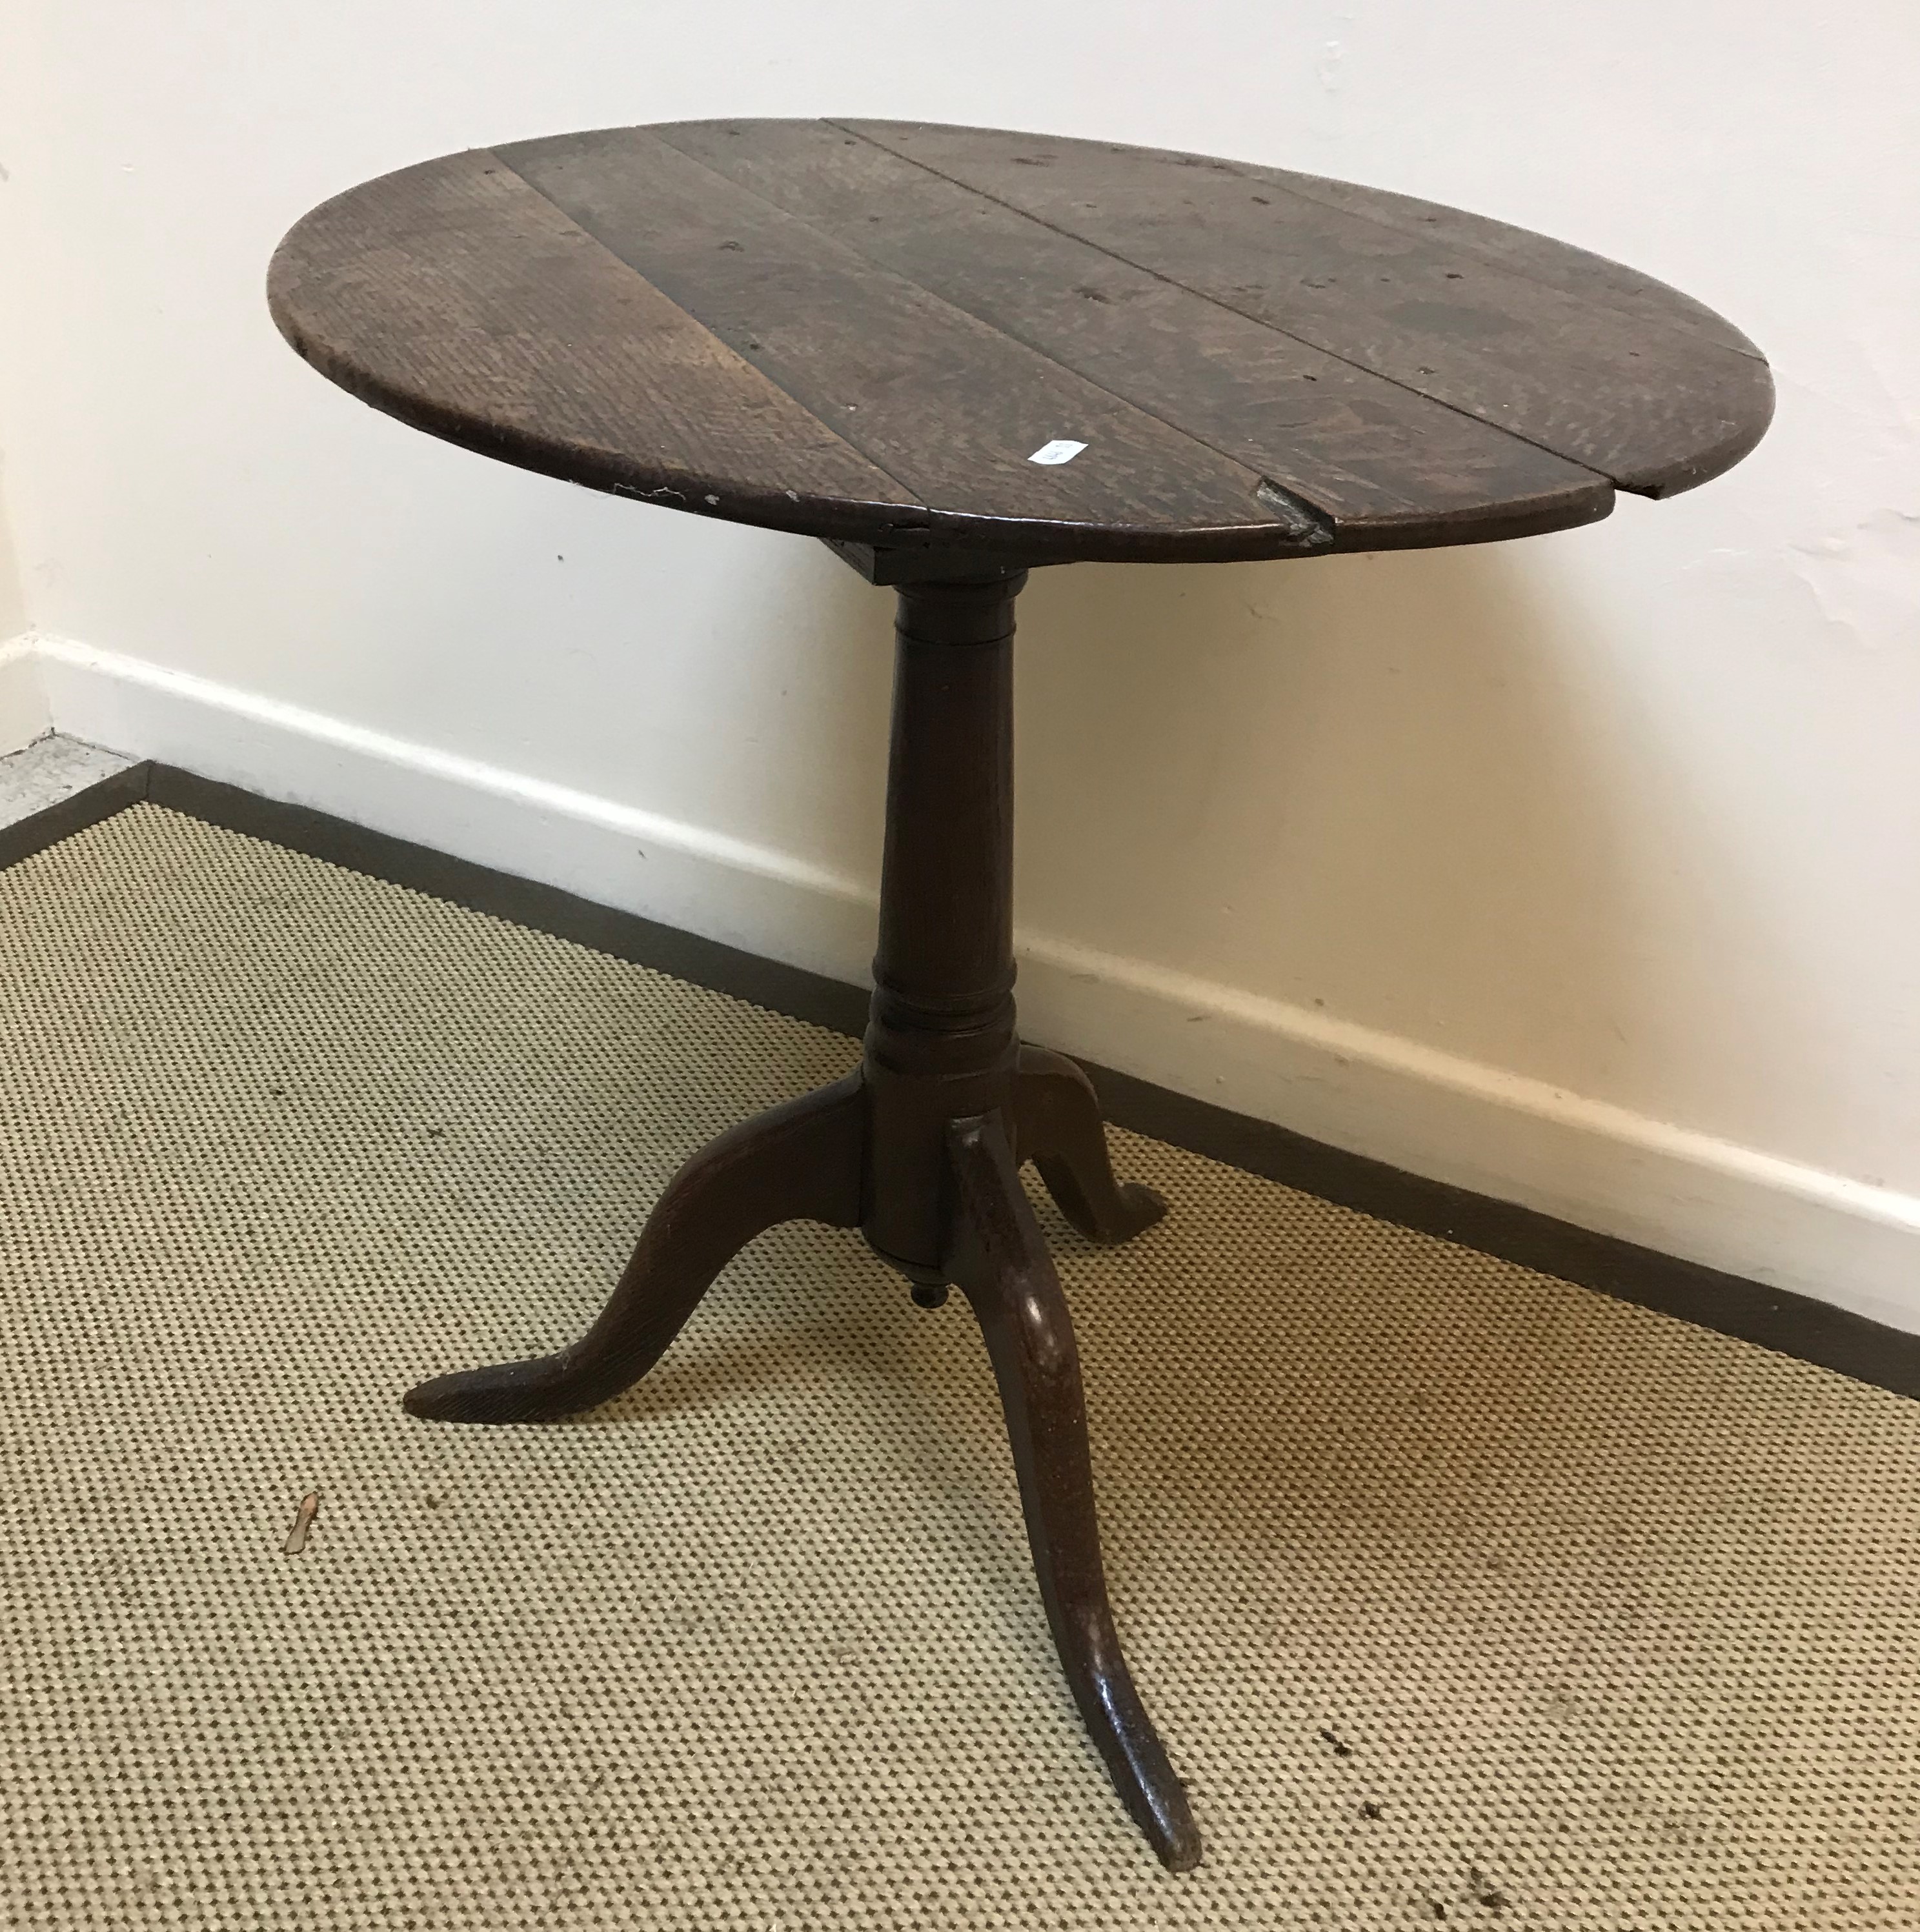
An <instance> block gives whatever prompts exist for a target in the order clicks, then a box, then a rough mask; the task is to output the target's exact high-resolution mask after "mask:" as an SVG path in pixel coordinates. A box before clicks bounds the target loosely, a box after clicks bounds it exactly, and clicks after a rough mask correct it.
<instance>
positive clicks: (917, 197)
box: [659, 121, 1613, 550]
mask: <svg viewBox="0 0 1920 1932" xmlns="http://www.w3.org/2000/svg"><path fill="white" fill-rule="evenodd" d="M659 133H660V135H661V138H662V139H664V140H666V141H667V142H670V143H672V145H674V146H675V147H676V148H680V149H681V150H682V151H683V152H685V153H687V154H691V155H692V156H693V157H694V158H695V159H697V160H699V161H700V162H701V163H703V164H704V165H705V166H708V167H709V168H712V169H714V170H715V172H718V173H721V174H724V175H725V176H726V177H727V179H728V180H730V181H737V182H738V183H739V184H741V185H742V187H747V188H749V189H751V190H752V191H753V193H755V194H757V195H759V196H762V197H763V199H766V200H768V201H770V202H774V203H775V205H778V206H779V207H781V208H784V209H786V210H787V211H789V212H790V213H791V214H796V215H798V216H799V217H802V219H804V220H805V221H807V222H808V224H809V225H810V226H812V227H814V228H815V229H817V230H819V231H820V233H823V234H825V235H827V236H831V237H832V239H833V240H835V242H838V243H840V244H841V245H844V246H847V247H850V248H853V249H856V250H857V251H859V253H860V254H862V256H864V257H865V258H866V259H867V260H869V261H871V262H873V263H876V264H877V265H878V266H881V267H883V268H884V269H888V270H889V271H892V272H894V273H896V274H898V275H901V276H904V277H905V278H907V279H909V280H910V281H913V282H916V283H917V284H919V286H920V287H922V288H925V289H928V290H932V292H933V293H935V294H936V295H938V296H940V297H941V299H943V300H944V301H946V302H950V303H951V304H953V305H954V306H955V307H956V308H962V309H964V310H965V311H967V312H968V314H971V315H972V316H974V317H977V319H978V320H980V321H981V322H983V323H987V324H989V325H990V326H992V327H993V328H994V329H998V331H1000V332H1001V333H1002V334H1003V335H1006V336H1008V337H1010V338H1013V340H1014V341H1018V342H1021V343H1024V344H1026V345H1027V346H1028V347H1030V348H1033V349H1035V350H1039V351H1040V352H1041V353H1043V354H1045V355H1046V356H1048V357H1049V358H1050V359H1052V360H1053V361H1054V362H1057V363H1058V364H1060V365H1061V366H1063V367H1064V368H1068V369H1071V370H1073V371H1075V372H1076V374H1080V375H1082V376H1084V377H1086V378H1087V379H1088V380H1090V381H1092V382H1096V383H1099V384H1100V386H1102V387H1103V388H1104V389H1107V390H1109V391H1111V392H1113V393H1114V394H1115V395H1118V396H1121V397H1122V398H1125V400H1126V401H1128V402H1130V403H1132V404H1136V405H1137V406H1138V407H1140V408H1142V409H1144V410H1147V411H1148V412H1149V413H1151V414H1153V415H1154V416H1158V417H1160V418H1161V419H1163V420H1165V421H1167V422H1175V423H1178V425H1180V427H1181V428H1182V429H1184V430H1185V431H1187V433H1188V434H1190V435H1191V436H1193V437H1198V438H1199V439H1200V440H1202V441H1203V442H1205V443H1208V444H1209V445H1211V446H1212V447H1213V448H1214V449H1218V450H1220V451H1222V452H1224V453H1226V454H1227V455H1230V456H1232V457H1233V458H1235V459H1236V460H1238V461H1239V462H1241V463H1244V464H1245V465H1247V466H1248V467H1250V468H1251V469H1254V470H1256V471H1257V472H1259V474H1260V475H1263V476H1267V477H1270V478H1273V479H1274V481H1277V482H1279V483H1280V484H1283V485H1284V486H1286V487H1287V488H1288V489H1289V490H1292V492H1294V493H1295V494H1297V495H1298V496H1301V497H1302V498H1304V499H1306V500H1307V501H1308V502H1312V503H1314V504H1316V505H1318V506H1319V508H1321V509H1322V510H1323V511H1326V512H1327V513H1328V514H1329V515H1330V516H1331V517H1332V518H1333V520H1334V526H1335V531H1336V544H1337V547H1340V548H1350V549H1369V550H1375V549H1385V548H1388V547H1396V546H1397V545H1400V544H1432V543H1435V542H1443V541H1448V540H1450V538H1451V540H1453V541H1484V540H1486V539H1488V538H1496V537H1509V536H1521V535H1527V534H1529V532H1531V531H1532V530H1535V529H1560V528H1562V527H1564V526H1566V525H1568V524H1569V523H1578V522H1581V521H1583V520H1590V519H1592V518H1595V517H1604V516H1605V515H1606V514H1607V511H1608V510H1609V509H1610V508H1611V507H1612V504H1613V487H1612V486H1611V484H1609V483H1608V482H1607V479H1606V478H1604V477H1602V476H1598V475H1595V473H1594V472H1592V470H1589V469H1582V468H1580V466H1578V465H1577V464H1574V463H1569V462H1568V461H1567V460H1565V458H1561V457H1557V456H1554V455H1551V454H1550V453H1549V452H1547V451H1544V450H1541V449H1535V448H1534V447H1532V446H1531V445H1530V444H1527V443H1522V442H1520V441H1519V440H1517V439H1516V438H1515V437H1511V436H1509V435H1508V434H1505V432H1504V431H1501V430H1498V429H1496V428H1493V427H1491V426H1490V425H1487V424H1485V423H1483V422H1477V421H1476V420H1475V419H1473V418H1472V417H1471V416H1463V415H1462V414H1461V413H1460V412H1459V411H1457V410H1451V409H1448V407H1445V405H1444V404H1439V403H1436V402H1432V401H1428V400H1427V398H1425V397H1423V396H1419V395H1415V394H1414V393H1413V392H1412V391H1411V390H1409V389H1403V388H1401V387H1400V386H1398V385H1397V384H1395V383H1390V382H1388V381H1385V380H1383V379H1382V378H1381V377H1377V376H1374V375H1371V374H1368V372H1367V371H1365V370H1363V369H1358V368H1355V367H1354V366H1353V365H1352V364H1351V363H1349V362H1343V361H1341V360H1340V359H1339V358H1338V357H1337V356H1328V355H1327V354H1325V353H1322V351H1320V350H1316V349H1313V348H1311V347H1309V346H1308V345H1307V344H1304V343H1303V342H1301V341H1297V340H1295V338H1293V337H1292V336H1288V335H1281V334H1279V333H1278V332H1276V331H1274V330H1273V329H1269V328H1268V327H1266V326H1265V325H1264V324H1262V323H1258V322H1255V321H1253V320H1250V318H1248V317H1245V316H1243V315H1241V314H1237V313H1235V311H1233V310H1232V309H1229V308H1223V307H1222V306H1221V305H1220V304H1218V303H1217V302H1210V301H1208V300H1207V299H1205V297H1204V296H1198V295H1195V294H1193V293H1191V292H1190V291H1189V290H1186V289H1183V288H1181V287H1178V286H1177V285H1176V284H1173V283H1172V282H1169V281H1164V280H1163V279H1162V278H1160V277H1158V276H1157V275H1151V274H1149V273H1148V272H1146V271H1145V270H1144V269H1136V268H1134V267H1133V266H1131V265H1130V264H1129V263H1125V262H1123V261H1121V260H1117V259H1116V258H1115V257H1113V256H1112V255H1110V254H1106V252H1105V251H1103V250H1101V249H1099V248H1094V247H1093V246H1092V245H1090V244H1088V243H1086V242H1079V241H1077V240H1076V239H1073V237H1072V236H1066V235H1062V234H1061V233H1058V232H1057V231H1056V230H1055V229H1050V228H1048V227H1046V226H1043V224H1042V223H1039V222H1037V221H1034V220H1031V219H1030V218H1028V217H1027V216H1025V215H1023V214H1019V213H1018V212H1016V211H1015V210H1013V209H1012V208H1008V207H1006V206H1005V205H1003V204H1001V203H1000V202H994V201H990V200H988V199H986V198H985V197H983V196H980V195H979V194H977V193H974V192H973V191H972V190H971V189H968V188H965V187H962V186H960V185H959V184H958V183H956V182H954V181H949V180H947V179H946V178H944V176H941V175H937V174H934V173H932V172H929V170H927V169H925V168H922V167H921V166H918V165H917V164H916V163H913V162H911V161H908V160H904V159H902V158H901V157H898V156H897V155H895V154H890V153H889V152H888V151H886V149H884V148H880V147H879V146H877V145H875V144H874V143H873V142H870V141H867V140H864V139H859V138H857V137H856V136H853V135H850V134H847V133H843V132H841V130H839V129H838V128H835V127H829V125H827V124H826V123H824V122H823V121H734V122H721V121H695V122H688V123H686V124H682V125H680V126H677V127H663V128H661V130H659Z"/></svg>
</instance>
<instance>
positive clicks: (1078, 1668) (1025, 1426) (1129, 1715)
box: [948, 1056, 1200, 1871]
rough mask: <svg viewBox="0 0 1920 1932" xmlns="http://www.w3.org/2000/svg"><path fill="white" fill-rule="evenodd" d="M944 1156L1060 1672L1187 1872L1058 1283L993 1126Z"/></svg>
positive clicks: (971, 1130) (1187, 1832)
mask: <svg viewBox="0 0 1920 1932" xmlns="http://www.w3.org/2000/svg"><path fill="white" fill-rule="evenodd" d="M1049 1058H1052V1056H1049ZM1063 1064H1064V1063H1063ZM1075 1071H1076V1073H1077V1072H1078V1069H1076V1070H1075ZM1083 1077H1084V1076H1083ZM1094 1124H1095V1127H1096V1128H1097V1127H1098V1116H1097V1115H1096V1116H1095V1117H1094ZM948 1147H949V1151H950V1160H951V1163H952V1169H953V1179H954V1185H955V1199H956V1217H955V1225H954V1236H953V1253H952V1256H951V1259H950V1269H951V1272H952V1274H953V1280H954V1281H955V1283H956V1284H957V1286H959V1288H960V1289H961V1291H962V1292H963V1293H964V1294H965V1295H966V1297H967V1299H968V1301H969V1302H970V1303H971V1304H972V1306H973V1310H974V1315H975V1316H976V1317H977V1319H978V1320H979V1322H980V1331H981V1333H982V1334H983V1336H984V1337H985V1338H986V1345H987V1352H988V1354H989V1356H990V1357H991V1358H992V1362H993V1368H994V1376H995V1381H996V1382H998V1385H999V1388H1000V1397H1001V1404H1002V1406H1003V1407H1004V1409H1005V1410H1006V1412H1007V1434H1008V1436H1009V1438H1010V1439H1011V1442H1012V1443H1013V1462H1014V1467H1015V1469H1016V1472H1018V1475H1019V1482H1020V1496H1021V1502H1022V1505H1023V1507H1024V1508H1025V1514H1026V1519H1027V1537H1028V1543H1029V1544H1030V1546H1031V1549H1032V1550H1033V1555H1034V1569H1035V1571H1037V1574H1038V1576H1039V1580H1040V1597H1041V1600H1042V1601H1043V1603H1044V1604H1046V1613H1047V1621H1048V1622H1049V1624H1050V1625H1052V1629H1053V1637H1054V1642H1055V1646H1057V1647H1058V1650H1059V1652H1060V1660H1061V1664H1062V1666H1063V1667H1064V1669H1065V1671H1066V1673H1067V1682H1068V1684H1069V1685H1070V1687H1071V1688H1072V1690H1073V1697H1074V1701H1075V1703H1077V1704H1078V1705H1079V1707H1080V1714H1081V1716H1082V1718H1083V1719H1084V1720H1085V1723H1086V1726H1087V1729H1088V1732H1089V1733H1091V1736H1092V1737H1093V1739H1094V1743H1095V1744H1096V1745H1097V1746H1098V1747H1099V1748H1100V1755H1101V1756H1102V1757H1103V1758H1104V1759H1105V1760H1106V1765H1107V1769H1108V1771H1109V1773H1110V1774H1111V1775H1112V1778H1113V1781H1114V1784H1115V1788H1116V1789H1117V1790H1118V1792H1119V1793H1120V1796H1121V1800H1122V1802H1124V1804H1125V1805H1126V1806H1127V1810H1128V1811H1130V1813H1131V1814H1133V1819H1134V1821H1135V1823H1137V1824H1138V1825H1139V1827H1140V1829H1142V1831H1143V1832H1145V1834H1146V1835H1147V1838H1148V1841H1149V1843H1151V1845H1152V1846H1153V1848H1154V1851H1155V1852H1156V1853H1157V1854H1158V1855H1159V1857H1160V1861H1161V1863H1162V1864H1165V1865H1166V1866H1167V1867H1169V1868H1170V1869H1171V1870H1175V1871H1184V1870H1187V1869H1188V1868H1190V1867H1192V1866H1194V1865H1196V1864H1199V1861H1200V1834H1199V1830H1198V1829H1196V1826H1195V1825H1194V1823H1193V1814H1192V1812H1191V1811H1190V1810H1189V1808H1188V1806H1187V1794H1186V1793H1185V1791H1184V1790H1183V1789H1182V1787H1181V1783H1180V1781H1179V1779H1178V1778H1177V1777H1176V1776H1175V1775H1174V1770H1173V1767H1172V1765H1171V1764H1170V1763H1169V1762H1168V1759H1167V1754H1166V1750H1165V1749H1164V1748H1163V1746H1162V1745H1161V1743H1160V1739H1159V1737H1158V1736H1157V1735H1156V1733H1155V1732H1154V1727H1153V1722H1152V1721H1151V1719H1150V1718H1148V1715H1147V1712H1146V1709H1145V1706H1144V1705H1142V1703H1141V1701H1140V1696H1139V1692H1138V1691H1136V1690H1135V1688H1133V1677H1132V1676H1131V1675H1130V1673H1129V1672H1128V1670H1127V1660H1126V1658H1125V1657H1124V1655H1122V1654H1121V1647H1120V1637H1119V1634H1118V1632H1117V1631H1116V1630H1115V1628H1114V1621H1113V1613H1112V1609H1111V1608H1110V1607H1109V1604H1108V1602H1107V1589H1106V1572H1105V1570H1104V1568H1103V1565H1102V1562H1101V1559H1100V1525H1099V1521H1098V1519H1097V1516H1096V1514H1095V1511H1094V1471H1093V1461H1092V1458H1091V1455H1090V1454H1089V1453H1088V1445H1087V1419H1086V1406H1085V1397H1084V1396H1083V1395H1082V1390H1081V1385H1080V1359H1079V1349H1078V1348H1077V1347H1076V1344H1075V1342H1074V1339H1073V1322H1072V1320H1071V1319H1070V1316H1069V1315H1068V1313H1067V1300H1066V1297H1065V1296H1064V1295H1063V1294H1062V1292H1061V1286H1060V1278H1059V1277H1058V1274H1056V1273H1055V1270H1054V1265H1053V1262H1052V1257H1051V1256H1049V1254H1048V1253H1047V1250H1046V1242H1045V1241H1044V1240H1043V1238H1042V1236H1041V1234H1040V1227H1039V1225H1038V1224H1037V1223H1036V1222H1035V1220H1034V1214H1033V1210H1032V1208H1031V1206H1030V1205H1028V1200H1027V1196H1026V1194H1025V1191H1024V1190H1023V1189H1022V1187H1021V1185H1020V1178H1019V1171H1018V1169H1016V1166H1015V1165H1014V1160H1013V1150H1012V1148H1010V1146H1009V1145H1008V1142H1007V1136H1006V1135H1005V1133H1004V1130H1003V1129H1002V1127H1001V1124H1000V1121H999V1119H998V1118H997V1117H996V1116H993V1115H983V1116H977V1117H975V1118H971V1119H967V1120H962V1121H956V1122H954V1124H953V1126H952V1127H951V1128H950V1130H949V1132H948Z"/></svg>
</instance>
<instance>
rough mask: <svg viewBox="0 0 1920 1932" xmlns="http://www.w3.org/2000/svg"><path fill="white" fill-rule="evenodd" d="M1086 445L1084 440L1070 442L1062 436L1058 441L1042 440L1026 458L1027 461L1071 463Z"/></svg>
mask: <svg viewBox="0 0 1920 1932" xmlns="http://www.w3.org/2000/svg"><path fill="white" fill-rule="evenodd" d="M1086 447H1087V446H1086V445H1085V443H1070V442H1068V441H1067V440H1066V439H1065V438H1064V437H1063V438H1061V440H1060V441H1059V442H1058V443H1042V444H1041V445H1040V448H1039V449H1037V450H1035V451H1034V453H1033V455H1031V456H1030V457H1028V459H1027V460H1028V462H1029V463H1071V462H1072V461H1073V459H1074V458H1076V456H1078V455H1079V454H1080V452H1081V451H1082V450H1083V449H1085V448H1086Z"/></svg>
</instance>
